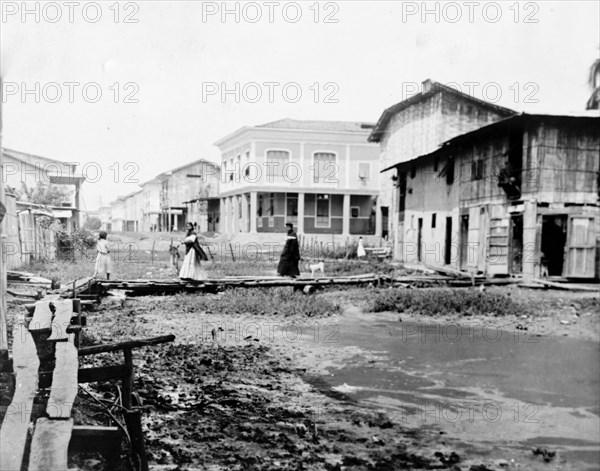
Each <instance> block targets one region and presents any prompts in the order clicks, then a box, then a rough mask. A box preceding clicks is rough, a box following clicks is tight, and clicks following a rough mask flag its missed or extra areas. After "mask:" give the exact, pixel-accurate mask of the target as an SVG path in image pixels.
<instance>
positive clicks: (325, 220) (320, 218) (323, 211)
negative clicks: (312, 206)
mask: <svg viewBox="0 0 600 471" xmlns="http://www.w3.org/2000/svg"><path fill="white" fill-rule="evenodd" d="M316 204H317V211H316V212H317V219H316V221H315V227H329V195H317V200H316Z"/></svg>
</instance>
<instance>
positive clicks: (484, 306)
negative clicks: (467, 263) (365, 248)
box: [367, 288, 530, 316]
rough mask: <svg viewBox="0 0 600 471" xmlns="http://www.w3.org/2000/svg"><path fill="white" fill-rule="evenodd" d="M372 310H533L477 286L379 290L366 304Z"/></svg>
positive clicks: (469, 313)
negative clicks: (475, 287)
mask: <svg viewBox="0 0 600 471" xmlns="http://www.w3.org/2000/svg"><path fill="white" fill-rule="evenodd" d="M367 310H368V311H370V312H382V311H395V312H406V313H412V314H427V315H433V316H439V315H446V314H461V315H463V316H475V315H492V316H510V315H523V314H529V313H530V312H529V311H530V309H529V308H528V307H527V306H526V305H524V304H521V303H519V302H516V301H514V300H513V299H512V298H510V296H506V295H504V294H499V293H489V292H486V291H483V292H481V291H479V290H474V289H470V288H468V289H460V288H433V289H419V290H410V289H402V288H400V289H379V290H377V292H376V293H375V294H374V296H373V297H372V298H371V299H370V300H369V302H368V303H367Z"/></svg>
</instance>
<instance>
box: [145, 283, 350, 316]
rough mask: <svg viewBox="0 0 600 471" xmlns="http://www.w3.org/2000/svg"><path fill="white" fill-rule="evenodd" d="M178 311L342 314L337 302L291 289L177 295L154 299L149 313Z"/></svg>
mask: <svg viewBox="0 0 600 471" xmlns="http://www.w3.org/2000/svg"><path fill="white" fill-rule="evenodd" d="M167 308H168V309H169V310H181V311H183V312H205V313H207V314H252V315H264V316H273V315H276V314H279V315H283V316H296V315H300V316H306V317H328V316H331V315H333V314H338V313H340V312H341V310H342V307H341V304H340V303H338V302H337V301H330V300H328V299H323V298H322V297H320V296H306V295H304V294H303V293H301V292H291V290H290V288H270V289H268V288H256V289H232V290H227V291H225V292H224V293H222V294H220V295H209V296H198V295H194V294H178V295H175V296H173V297H171V299H168V298H167V299H165V298H157V299H156V300H153V302H152V303H151V306H150V307H149V309H150V310H154V309H158V310H164V309H167Z"/></svg>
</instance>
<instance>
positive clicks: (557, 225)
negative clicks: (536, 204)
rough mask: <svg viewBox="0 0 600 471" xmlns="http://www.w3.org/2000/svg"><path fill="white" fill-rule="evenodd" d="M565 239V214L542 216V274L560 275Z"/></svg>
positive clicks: (561, 272)
mask: <svg viewBox="0 0 600 471" xmlns="http://www.w3.org/2000/svg"><path fill="white" fill-rule="evenodd" d="M566 241H567V216H566V215H563V214H561V215H553V216H543V217H542V247H541V250H542V259H541V264H542V276H544V275H546V276H562V274H563V267H564V260H565V244H566Z"/></svg>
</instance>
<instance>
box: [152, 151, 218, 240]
mask: <svg viewBox="0 0 600 471" xmlns="http://www.w3.org/2000/svg"><path fill="white" fill-rule="evenodd" d="M219 175H220V174H219V166H218V165H216V164H214V163H212V162H209V161H208V160H205V159H199V160H195V161H194V162H190V163H189V164H185V165H182V166H180V167H177V168H174V169H172V170H169V171H168V172H164V173H161V174H160V175H158V176H157V177H156V180H157V181H158V182H160V185H161V189H160V208H161V216H160V228H161V230H172V229H173V230H178V231H184V230H185V225H186V224H187V223H188V222H191V223H196V224H197V227H198V229H197V230H198V231H200V232H206V231H208V230H213V231H214V230H215V227H217V226H215V225H216V224H218V221H219V196H218V195H219Z"/></svg>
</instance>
